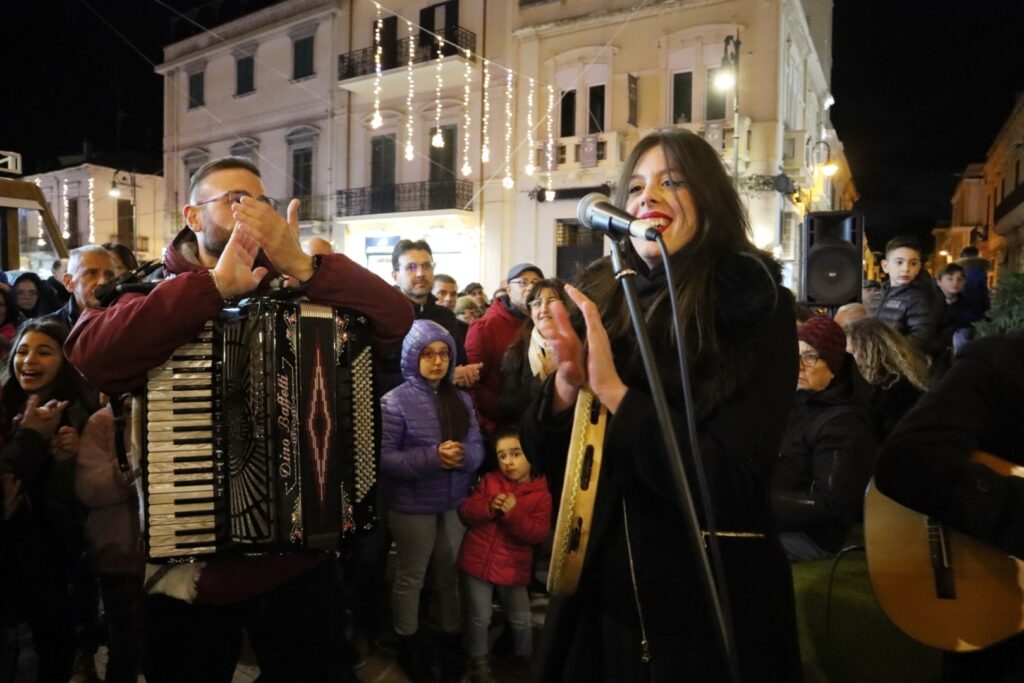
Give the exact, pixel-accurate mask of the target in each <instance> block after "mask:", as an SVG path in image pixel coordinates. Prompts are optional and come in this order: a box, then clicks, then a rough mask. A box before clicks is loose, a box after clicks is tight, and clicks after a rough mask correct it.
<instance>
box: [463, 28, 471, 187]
mask: <svg viewBox="0 0 1024 683" xmlns="http://www.w3.org/2000/svg"><path fill="white" fill-rule="evenodd" d="M472 57H473V54H472V53H471V52H470V51H469V48H466V69H465V74H466V82H465V83H464V84H463V87H462V109H463V119H462V175H463V176H466V177H469V174H470V173H472V172H473V167H472V166H470V165H469V127H470V124H471V123H472V119H471V118H470V111H469V85H470V83H472V82H473V65H472V62H471V61H470V60H471V59H472Z"/></svg>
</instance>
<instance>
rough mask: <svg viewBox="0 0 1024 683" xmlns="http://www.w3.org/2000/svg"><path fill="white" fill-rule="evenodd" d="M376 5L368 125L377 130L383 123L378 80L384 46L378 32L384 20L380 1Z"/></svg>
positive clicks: (379, 78)
mask: <svg viewBox="0 0 1024 683" xmlns="http://www.w3.org/2000/svg"><path fill="white" fill-rule="evenodd" d="M373 4H374V5H376V6H377V21H376V22H374V24H373V45H374V49H373V68H374V72H375V73H376V75H375V76H374V78H373V118H372V119H371V120H370V127H371V128H373V129H374V130H377V129H378V128H380V127H381V126H382V125H384V119H383V117H381V115H380V81H381V64H380V61H381V54H382V53H383V51H384V46H383V45H382V44H381V40H380V32H381V29H382V28H383V26H384V20H383V19H382V18H381V16H380V3H379V2H375V3H373Z"/></svg>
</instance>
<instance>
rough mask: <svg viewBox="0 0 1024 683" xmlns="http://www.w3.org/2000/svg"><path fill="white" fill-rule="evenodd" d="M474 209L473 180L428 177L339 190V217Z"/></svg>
mask: <svg viewBox="0 0 1024 683" xmlns="http://www.w3.org/2000/svg"><path fill="white" fill-rule="evenodd" d="M444 209H457V210H459V211H472V210H473V183H472V182H470V181H468V180H427V181H423V182H419V183H401V184H398V185H380V186H378V187H357V188H353V189H351V190H339V191H338V194H337V208H336V211H335V215H336V216H337V217H338V218H349V217H352V216H369V215H373V214H381V213H407V212H410V211H440V210H444Z"/></svg>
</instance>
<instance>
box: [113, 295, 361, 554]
mask: <svg viewBox="0 0 1024 683" xmlns="http://www.w3.org/2000/svg"><path fill="white" fill-rule="evenodd" d="M132 419H133V425H132V426H133V433H134V434H135V435H137V437H136V439H135V442H136V446H137V447H138V448H139V451H138V452H139V456H140V457H139V463H140V468H141V470H142V477H141V493H142V495H141V504H142V513H143V522H144V526H143V529H144V532H143V536H144V538H145V543H146V554H147V557H148V559H150V560H151V561H167V560H183V559H188V558H193V557H197V556H205V555H215V554H239V553H269V552H288V551H295V550H311V549H334V548H337V547H338V544H339V542H340V541H341V540H342V539H347V538H349V537H351V536H353V535H354V534H356V533H357V532H358V531H360V530H368V529H371V528H372V527H373V526H374V525H375V523H376V519H375V516H374V500H375V493H374V489H375V485H376V466H377V452H378V448H379V433H380V411H379V408H378V402H377V401H376V400H375V393H374V384H373V362H372V351H371V348H370V335H369V326H368V323H367V321H366V319H365V318H364V317H362V316H361V315H359V314H356V313H353V312H351V311H347V310H345V309H341V308H332V307H330V306H322V305H319V304H312V303H308V302H294V301H284V300H276V299H269V298H257V299H248V300H246V301H244V302H242V304H241V305H240V306H238V307H235V308H228V309H226V310H224V311H222V312H221V314H220V316H219V317H218V319H216V320H213V321H210V322H208V323H207V324H206V326H205V328H204V329H203V331H202V332H201V333H200V335H199V337H198V338H197V339H196V340H195V341H193V342H192V343H189V344H186V345H184V346H182V347H180V348H179V349H177V350H176V351H175V352H174V353H173V354H172V355H171V357H170V358H169V359H168V360H167V361H166V362H165V363H164V364H163V365H161V366H160V367H157V368H154V369H153V370H150V371H149V374H148V378H147V383H146V388H145V390H144V392H143V394H142V396H141V397H137V398H136V400H135V404H134V406H133V410H132Z"/></svg>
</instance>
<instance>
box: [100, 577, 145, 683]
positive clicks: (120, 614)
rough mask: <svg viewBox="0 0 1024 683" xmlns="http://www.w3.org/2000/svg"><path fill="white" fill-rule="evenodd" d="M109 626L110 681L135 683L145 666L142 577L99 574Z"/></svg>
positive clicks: (114, 682) (108, 682)
mask: <svg viewBox="0 0 1024 683" xmlns="http://www.w3.org/2000/svg"><path fill="white" fill-rule="evenodd" d="M99 580H100V594H101V595H102V596H103V607H104V615H105V617H106V625H107V650H108V652H109V659H108V660H107V676H106V678H105V679H104V680H105V681H106V682H107V683H135V681H136V680H138V677H139V671H140V667H141V665H142V634H143V630H142V623H143V622H142V577H141V576H131V575H118V574H100V575H99Z"/></svg>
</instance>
